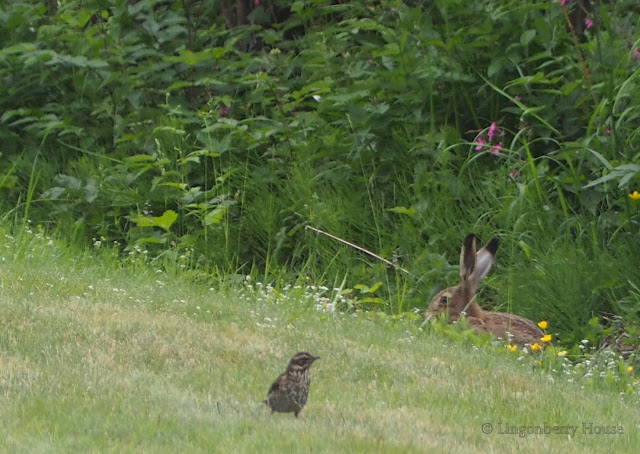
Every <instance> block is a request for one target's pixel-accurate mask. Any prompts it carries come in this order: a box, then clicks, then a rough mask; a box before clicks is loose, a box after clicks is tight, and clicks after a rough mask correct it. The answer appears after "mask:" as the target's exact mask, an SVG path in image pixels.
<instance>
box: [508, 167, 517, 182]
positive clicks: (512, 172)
mask: <svg viewBox="0 0 640 454" xmlns="http://www.w3.org/2000/svg"><path fill="white" fill-rule="evenodd" d="M517 176H518V172H516V169H511V172H509V178H511V179H514V180H515V178H516V177H517Z"/></svg>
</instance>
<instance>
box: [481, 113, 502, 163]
mask: <svg viewBox="0 0 640 454" xmlns="http://www.w3.org/2000/svg"><path fill="white" fill-rule="evenodd" d="M500 136H502V131H501V130H500V129H499V128H498V125H497V124H496V122H495V121H494V122H492V123H491V125H490V126H489V129H488V130H487V140H485V136H484V133H482V134H480V135H479V136H478V137H477V138H476V144H477V145H476V146H475V150H476V151H481V150H483V149H484V148H489V150H490V153H491V154H492V155H494V156H497V155H499V154H500V153H501V150H502V147H503V144H502V142H498V143H495V139H496V138H497V137H500Z"/></svg>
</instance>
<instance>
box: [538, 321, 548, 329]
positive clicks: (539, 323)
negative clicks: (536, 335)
mask: <svg viewBox="0 0 640 454" xmlns="http://www.w3.org/2000/svg"><path fill="white" fill-rule="evenodd" d="M538 326H539V327H540V329H547V326H549V324H548V323H547V321H546V320H542V321H541V322H538Z"/></svg>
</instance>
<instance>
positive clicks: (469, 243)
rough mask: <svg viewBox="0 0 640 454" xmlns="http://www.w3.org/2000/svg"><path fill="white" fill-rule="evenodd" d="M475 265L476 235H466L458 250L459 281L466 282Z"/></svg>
mask: <svg viewBox="0 0 640 454" xmlns="http://www.w3.org/2000/svg"><path fill="white" fill-rule="evenodd" d="M475 266H476V236H475V235H474V234H473V233H470V234H469V235H467V236H466V237H465V239H464V243H462V249H461V250H460V282H467V281H468V280H469V278H470V277H471V275H472V274H473V270H474V268H475Z"/></svg>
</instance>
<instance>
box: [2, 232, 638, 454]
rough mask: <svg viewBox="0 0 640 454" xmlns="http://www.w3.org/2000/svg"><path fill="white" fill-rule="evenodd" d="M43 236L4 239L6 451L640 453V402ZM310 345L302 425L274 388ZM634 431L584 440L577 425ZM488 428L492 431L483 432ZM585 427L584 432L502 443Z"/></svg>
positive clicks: (390, 328)
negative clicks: (539, 431)
mask: <svg viewBox="0 0 640 454" xmlns="http://www.w3.org/2000/svg"><path fill="white" fill-rule="evenodd" d="M117 264H118V262H117V261H116V260H115V259H114V257H113V256H112V255H110V254H109V253H108V252H106V251H97V252H96V254H95V255H90V254H86V253H77V252H76V253H74V252H72V251H70V250H69V249H67V248H65V247H64V246H60V245H57V244H56V243H55V242H52V241H50V240H49V239H47V238H45V237H43V236H42V235H39V234H37V233H26V234H24V235H21V237H20V238H13V237H8V236H5V235H2V239H1V241H0V323H1V326H2V329H1V330H0V451H2V452H365V451H368V452H385V453H386V452H403V453H404V452H460V453H464V452H469V453H471V452H473V453H475V452H534V453H535V452H540V453H549V452H576V453H578V452H579V453H584V452H603V451H605V450H609V451H611V452H633V451H635V450H636V449H637V446H638V445H639V444H640V435H639V434H640V430H639V423H638V421H640V410H639V407H638V401H637V396H635V395H631V396H628V395H625V396H621V395H619V394H618V392H617V391H614V390H607V389H592V388H593V387H585V386H584V384H582V383H580V382H579V381H578V382H576V383H569V382H568V381H565V380H562V379H559V378H557V377H555V378H552V377H551V376H550V375H547V374H546V373H543V372H540V371H539V370H537V369H534V368H532V366H531V365H530V364H529V363H528V362H526V361H520V362H519V361H516V360H515V359H514V357H510V356H508V355H506V354H505V355H501V354H496V353H492V352H490V351H488V350H483V349H478V348H474V347H472V346H470V345H468V344H461V343H453V342H452V341H450V340H448V339H446V338H444V337H441V336H438V335H436V334H429V333H424V332H421V331H420V330H419V328H418V325H417V324H410V323H407V324H402V323H398V322H385V321H381V320H378V319H376V318H374V317H366V316H360V317H353V316H350V315H344V314H329V313H323V312H320V311H317V310H316V309H315V306H314V304H313V301H310V300H309V298H302V297H296V296H294V294H295V293H296V291H297V290H296V289H291V290H289V291H288V292H287V293H285V294H283V295H281V296H278V293H277V292H274V291H267V290H265V289H262V290H260V289H261V288H262V287H261V286H254V287H252V288H254V289H258V290H256V291H253V292H252V291H251V290H250V289H251V287H248V286H245V287H243V288H244V290H242V291H241V289H235V290H234V289H230V288H225V289H222V290H211V289H210V288H209V286H208V285H207V284H205V283H204V282H203V281H204V280H203V279H201V278H197V277H194V275H193V274H187V273H186V272H180V271H175V270H169V271H168V272H167V271H159V270H158V267H154V266H152V265H143V264H141V260H140V259H132V260H131V261H130V262H129V263H128V264H126V265H123V266H118V265H117ZM299 350H308V351H310V352H312V353H313V354H315V355H319V356H321V359H320V360H319V361H318V362H317V363H315V364H314V366H313V368H312V370H311V372H312V390H311V395H310V398H309V402H308V403H307V406H306V407H305V408H304V410H303V411H302V413H301V414H300V417H299V418H298V419H296V418H294V417H293V415H292V414H274V415H272V414H270V411H269V410H268V409H267V407H266V406H265V405H264V404H262V400H263V399H264V398H265V394H266V391H267V389H268V387H269V386H270V384H271V382H272V381H273V379H275V377H276V376H277V375H278V374H279V373H280V372H282V370H283V369H284V367H285V366H286V363H287V362H288V360H289V358H290V357H291V356H292V355H293V354H294V353H295V352H297V351H299ZM583 422H586V423H593V424H594V425H596V426H602V425H606V426H612V425H615V426H620V425H621V426H623V427H624V433H623V434H617V435H602V434H601V435H595V434H592V435H590V434H584V433H582V427H581V425H582V423H583ZM484 423H491V424H493V426H494V433H491V434H488V435H485V434H483V432H482V425H483V424H484ZM499 424H502V431H505V425H509V426H532V425H540V426H542V425H544V424H546V425H547V426H553V425H562V426H566V425H578V426H580V427H579V428H578V431H577V432H576V434H575V436H573V437H568V436H567V435H551V434H549V435H544V434H543V435H527V436H524V437H520V436H519V435H514V434H512V435H508V434H499V433H497V431H498V430H499Z"/></svg>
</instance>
